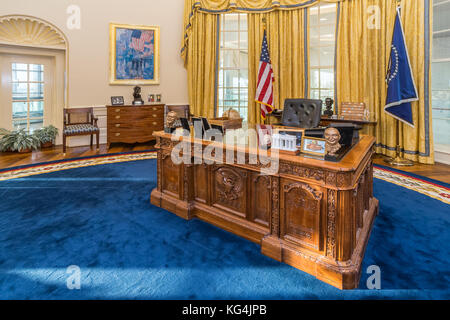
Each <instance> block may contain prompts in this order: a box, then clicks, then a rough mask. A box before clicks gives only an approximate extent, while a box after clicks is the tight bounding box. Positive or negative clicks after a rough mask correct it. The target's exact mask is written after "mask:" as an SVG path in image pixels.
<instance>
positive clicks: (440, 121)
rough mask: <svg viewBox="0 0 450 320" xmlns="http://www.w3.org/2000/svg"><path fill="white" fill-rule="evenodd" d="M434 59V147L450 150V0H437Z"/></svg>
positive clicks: (434, 22) (443, 150)
mask: <svg viewBox="0 0 450 320" xmlns="http://www.w3.org/2000/svg"><path fill="white" fill-rule="evenodd" d="M433 6H434V8H433V9H434V10H433V53H432V54H433V57H432V61H431V76H432V81H431V83H432V84H431V86H432V87H431V91H432V117H433V131H434V143H435V150H436V151H441V152H445V153H450V20H449V19H448V16H449V15H450V1H448V0H435V1H434V4H433Z"/></svg>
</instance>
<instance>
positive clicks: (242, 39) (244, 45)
mask: <svg viewBox="0 0 450 320" xmlns="http://www.w3.org/2000/svg"><path fill="white" fill-rule="evenodd" d="M239 37H240V42H241V43H240V46H239V47H240V49H248V39H247V38H248V36H247V31H245V32H241V33H240V35H239Z"/></svg>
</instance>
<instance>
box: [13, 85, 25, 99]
mask: <svg viewBox="0 0 450 320" xmlns="http://www.w3.org/2000/svg"><path fill="white" fill-rule="evenodd" d="M27 92H28V84H27V83H18V82H16V83H13V84H12V97H13V100H27V96H28V95H27Z"/></svg>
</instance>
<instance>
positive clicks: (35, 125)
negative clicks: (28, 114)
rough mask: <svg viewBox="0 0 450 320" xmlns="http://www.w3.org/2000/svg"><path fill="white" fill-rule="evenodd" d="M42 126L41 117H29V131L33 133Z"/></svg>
mask: <svg viewBox="0 0 450 320" xmlns="http://www.w3.org/2000/svg"><path fill="white" fill-rule="evenodd" d="M43 126H44V120H43V119H31V120H30V133H33V131H34V130H37V129H41V128H42V127H43Z"/></svg>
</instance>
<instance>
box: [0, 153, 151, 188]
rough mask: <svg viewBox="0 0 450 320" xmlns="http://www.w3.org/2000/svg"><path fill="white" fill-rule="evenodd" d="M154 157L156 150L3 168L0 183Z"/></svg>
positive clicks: (0, 173)
mask: <svg viewBox="0 0 450 320" xmlns="http://www.w3.org/2000/svg"><path fill="white" fill-rule="evenodd" d="M156 157H157V150H145V151H130V152H119V153H111V154H104V155H94V156H87V157H79V158H70V159H61V160H55V161H49V162H42V163H35V164H30V165H25V166H20V167H12V168H5V169H3V170H0V181H5V180H11V179H18V178H24V177H29V176H34V175H38V174H45V173H51V172H56V171H63V170H69V169H75V168H81V167H90V166H96V165H102V164H110V163H120V162H130V161H139V160H148V159H156Z"/></svg>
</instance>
